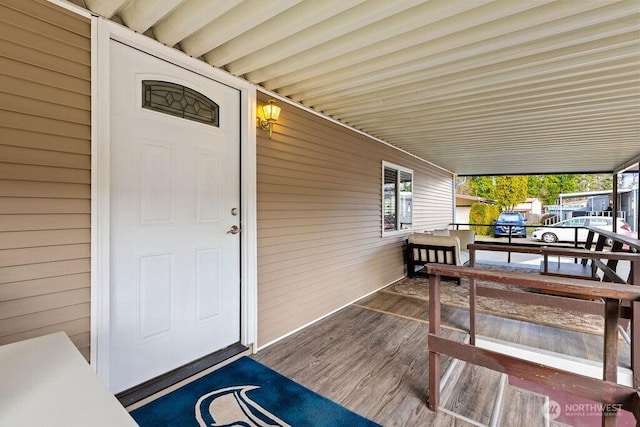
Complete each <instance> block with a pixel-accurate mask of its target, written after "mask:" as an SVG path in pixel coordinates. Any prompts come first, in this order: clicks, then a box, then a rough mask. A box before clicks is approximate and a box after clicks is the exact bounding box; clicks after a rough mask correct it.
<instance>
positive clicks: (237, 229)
mask: <svg viewBox="0 0 640 427" xmlns="http://www.w3.org/2000/svg"><path fill="white" fill-rule="evenodd" d="M239 232H240V227H238V226H237V225H232V226H231V229H230V230H229V231H227V233H231V234H238V233H239Z"/></svg>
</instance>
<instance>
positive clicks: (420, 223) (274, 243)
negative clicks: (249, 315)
mask: <svg viewBox="0 0 640 427" xmlns="http://www.w3.org/2000/svg"><path fill="white" fill-rule="evenodd" d="M259 100H260V102H261V103H264V102H266V101H267V100H268V98H267V97H265V95H264V94H259ZM279 105H280V106H281V107H282V109H283V110H282V113H281V115H280V120H279V121H278V122H277V123H276V124H275V128H274V133H273V139H268V137H267V135H266V132H264V131H262V130H260V129H258V131H257V132H258V141H257V145H258V146H257V154H258V155H257V163H258V165H257V167H258V169H257V170H258V183H257V185H258V191H257V196H258V345H259V346H263V345H265V344H267V343H269V342H271V341H273V340H276V339H278V338H280V337H282V336H283V335H286V334H287V333H289V332H291V331H293V330H295V329H297V328H300V327H301V326H303V325H305V324H307V323H309V322H312V321H314V320H316V319H318V318H320V317H322V316H324V315H326V314H327V313H330V312H331V311H333V310H335V309H337V308H339V307H341V306H343V305H345V304H347V303H349V302H351V301H353V300H355V299H357V298H359V297H361V296H363V295H365V294H367V293H369V292H372V291H374V290H376V289H378V288H380V287H381V286H384V285H386V284H388V283H391V282H393V281H394V280H396V279H398V278H400V277H401V276H403V274H404V263H403V259H402V244H403V240H404V238H405V237H406V236H393V237H381V227H382V214H381V197H382V196H381V193H382V188H381V185H382V161H383V160H384V161H388V162H391V163H395V164H397V165H400V166H404V167H407V168H410V169H413V171H414V187H415V188H414V199H413V203H414V213H413V215H414V216H413V221H414V224H415V226H414V227H415V229H417V230H425V229H433V228H437V227H443V226H446V225H447V224H448V223H450V222H452V216H453V191H452V185H453V184H452V176H451V174H450V173H448V172H445V171H442V170H441V169H439V168H436V167H434V166H433V165H430V164H428V163H426V162H423V161H421V160H418V159H415V158H413V157H411V156H409V155H407V154H404V153H402V152H400V151H398V150H396V149H394V148H392V147H389V146H387V145H384V144H382V143H379V142H377V141H374V140H372V139H371V138H367V137H365V136H363V135H361V134H359V133H357V132H354V131H351V130H349V129H347V128H345V127H343V126H340V125H337V124H335V123H332V122H330V121H328V120H325V119H322V118H320V117H318V116H316V115H313V114H310V113H308V112H306V111H304V110H302V109H300V108H296V107H294V106H291V105H288V104H284V103H279Z"/></svg>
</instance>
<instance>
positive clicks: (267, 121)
mask: <svg viewBox="0 0 640 427" xmlns="http://www.w3.org/2000/svg"><path fill="white" fill-rule="evenodd" d="M280 110H281V108H280V107H278V106H277V105H276V101H275V100H273V99H270V100H269V103H267V104H265V105H263V106H262V109H261V110H259V111H261V113H262V114H259V115H258V123H259V124H260V127H261V128H262V129H264V130H268V131H269V138H271V131H272V129H273V124H274V123H275V122H276V121H277V120H278V117H280Z"/></svg>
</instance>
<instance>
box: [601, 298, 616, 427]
mask: <svg viewBox="0 0 640 427" xmlns="http://www.w3.org/2000/svg"><path fill="white" fill-rule="evenodd" d="M619 317H620V300H617V299H612V298H605V300H604V356H603V367H602V370H603V372H602V379H603V380H605V381H610V382H613V383H616V382H618V319H619ZM615 425H616V412H615V411H607V410H604V411H602V426H603V427H604V426H615Z"/></svg>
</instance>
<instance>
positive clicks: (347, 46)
mask: <svg viewBox="0 0 640 427" xmlns="http://www.w3.org/2000/svg"><path fill="white" fill-rule="evenodd" d="M488 1H490V0H474V1H465V2H458V1H453V2H452V1H450V0H432V1H429V2H427V3H423V4H421V5H418V6H416V7H413V8H411V9H408V10H406V11H404V12H401V13H398V14H395V15H392V16H390V17H389V18H386V19H384V20H382V21H380V22H377V23H376V24H375V26H376V31H372V30H371V28H370V27H369V26H367V27H364V28H361V29H359V30H357V31H353V32H350V33H348V34H345V35H343V36H341V37H338V38H336V39H334V40H331V41H329V42H326V43H323V44H321V45H319V46H316V47H315V48H314V49H313V50H305V51H303V52H300V53H297V54H295V55H292V56H289V57H287V58H286V59H284V60H282V61H278V62H275V63H273V64H270V65H268V66H266V67H264V68H261V69H259V70H256V71H253V72H251V73H249V75H248V77H249V78H251V79H253V81H259V82H264V84H263V85H264V86H265V87H266V88H267V89H275V88H277V87H281V86H284V85H288V84H291V83H294V82H297V81H298V80H292V77H293V76H297V75H298V74H299V73H298V71H299V70H303V69H304V70H309V71H310V72H307V73H306V74H305V75H304V76H303V77H299V78H300V79H302V78H309V77H313V75H317V74H315V73H318V74H319V73H322V70H323V69H325V68H326V69H335V68H336V66H335V65H330V64H333V60H332V59H333V58H336V57H340V56H341V55H346V54H349V55H347V57H349V58H352V59H351V63H357V62H361V61H362V60H363V59H362V58H363V57H364V58H367V59H368V58H372V57H376V56H380V55H382V54H384V53H388V52H394V51H397V50H398V49H403V48H405V47H408V46H412V45H415V44H418V43H421V42H423V41H425V40H426V39H433V38H435V37H436V35H437V33H438V27H437V25H435V23H436V22H438V21H441V20H443V19H445V18H448V17H451V16H453V15H456V14H459V13H463V12H465V11H468V10H470V9H474V12H475V13H474V14H471V15H469V16H470V18H472V20H473V21H474V22H475V21H476V19H478V22H479V19H480V18H479V17H478V18H476V16H477V15H484V14H483V13H482V12H481V10H480V8H479V6H482V5H483V4H486V3H487V2H488ZM547 1H549V0H547ZM512 4H513V3H512ZM515 4H518V5H524V4H527V5H529V4H530V6H528V7H529V8H532V7H534V6H535V5H536V4H537V3H534V2H532V3H528V2H526V3H525V2H519V3H515ZM476 11H477V12H476ZM501 13H502V14H503V15H504V14H506V13H507V12H505V11H504V8H502V9H501ZM465 16H466V15H465ZM427 25H429V27H428V31H425V27H426V26H427ZM468 25H470V26H471V25H473V23H469V24H468ZM400 35H402V36H401V37H399V36H400ZM416 37H417V41H416ZM389 39H391V40H389ZM384 40H389V42H388V43H385V44H384V45H385V46H383V45H382V44H380V43H379V42H382V41H384ZM372 45H375V46H376V47H375V49H368V47H370V46H372ZM385 47H386V49H385ZM329 59H331V61H329ZM346 65H349V64H346ZM346 65H338V68H339V67H343V66H346ZM316 67H319V68H316ZM313 70H317V71H315V73H313ZM278 76H279V77H278ZM285 76H288V78H285Z"/></svg>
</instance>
